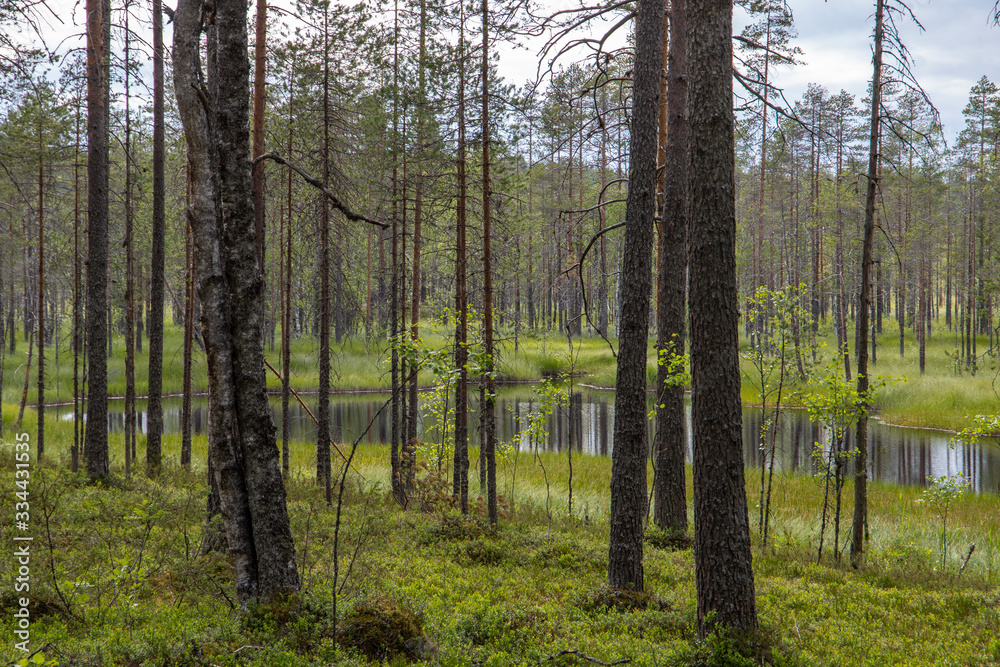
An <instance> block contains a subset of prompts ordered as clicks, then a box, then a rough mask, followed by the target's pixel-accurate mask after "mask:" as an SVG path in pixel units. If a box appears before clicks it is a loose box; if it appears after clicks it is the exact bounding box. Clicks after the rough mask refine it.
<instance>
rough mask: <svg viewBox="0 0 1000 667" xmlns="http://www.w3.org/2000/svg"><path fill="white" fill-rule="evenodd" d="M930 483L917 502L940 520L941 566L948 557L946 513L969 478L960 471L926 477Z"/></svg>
mask: <svg viewBox="0 0 1000 667" xmlns="http://www.w3.org/2000/svg"><path fill="white" fill-rule="evenodd" d="M927 481H928V482H929V483H930V486H928V487H927V488H926V489H925V490H924V493H923V495H922V496H921V497H920V498H919V499H917V502H918V503H920V504H923V505H927V506H928V507H929V508H930V509H931V511H932V512H934V514H936V515H937V517H938V518H939V519H940V520H941V568H942V569H944V566H945V562H946V560H947V558H948V542H949V540H948V513H949V511H950V510H951V506H952V504H953V503H954V502H955V501H956V500H957V499H958V497H959V496H961V495H962V493H963V492H964V491H965V490H966V489H967V488H969V480H968V478H967V477H965V476H964V475H963V474H962V473H958V474H957V475H948V476H944V477H937V478H934V477H928V478H927Z"/></svg>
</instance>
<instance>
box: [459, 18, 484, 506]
mask: <svg viewBox="0 0 1000 667" xmlns="http://www.w3.org/2000/svg"><path fill="white" fill-rule="evenodd" d="M459 35H460V37H459V39H462V40H464V38H465V32H464V29H463V30H461V31H460V33H459ZM459 49H460V53H461V54H463V56H464V54H465V44H464V41H463V42H461V43H460V44H459ZM457 149H458V155H457V162H458V164H457V170H458V206H457V210H456V211H455V218H456V230H455V233H456V236H457V247H456V250H455V311H456V318H455V368H456V369H457V370H458V378H457V380H456V382H455V457H454V465H453V471H452V477H453V481H452V495H453V496H457V497H459V498H464V503H463V504H462V508H463V511H464V512H468V511H469V369H468V362H469V349H468V326H469V297H468V294H467V291H466V275H467V273H468V272H467V268H468V267H467V265H466V213H467V210H466V209H467V206H466V205H467V200H466V197H467V185H466V166H467V165H466V159H465V155H466V153H465V149H466V147H465V63H464V59H463V58H459V69H458V146H457ZM482 442H483V440H482V439H481V440H480V446H482Z"/></svg>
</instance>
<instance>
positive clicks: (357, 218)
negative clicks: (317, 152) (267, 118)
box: [251, 153, 390, 229]
mask: <svg viewBox="0 0 1000 667" xmlns="http://www.w3.org/2000/svg"><path fill="white" fill-rule="evenodd" d="M263 160H273V161H274V162H277V163H278V164H280V165H284V166H286V167H288V168H289V169H291V170H292V171H294V172H295V173H296V174H298V175H299V176H301V177H302V179H303V180H304V181H305V182H306V183H308V184H309V185H311V186H313V187H314V188H317V189H318V190H319V191H320V192H322V193H323V194H325V195H326V196H327V198H328V199H329V200H330V203H331V204H333V207H334V208H336V209H337V210H339V211H340V212H341V213H343V214H344V217H346V218H347V219H348V220H352V221H354V222H367V223H368V224H369V225H375V226H376V227H381V228H382V229H389V227H390V225H388V224H386V223H384V222H380V221H378V220H373V219H372V218H369V217H367V216H364V215H361V214H360V213H355V212H354V211H352V210H351V209H350V208H348V207H347V205H346V204H345V203H344V202H342V201H340V197H338V196H337V195H335V194H334V193H333V192H331V191H330V190H329V188H327V187H326V184H325V183H324V182H323V181H321V180H319V179H318V178H313V177H312V176H310V175H309V174H308V173H307V172H306V171H305V170H304V169H302V168H301V167H299V166H298V165H296V164H293V163H291V162H289V161H288V160H286V159H285V158H283V157H281V156H280V155H278V154H277V153H264V154H263V155H258V156H257V157H255V158H254V159H253V160H252V161H251V165H253V166H257V164H258V163H259V162H262V161H263Z"/></svg>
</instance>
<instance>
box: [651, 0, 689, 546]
mask: <svg viewBox="0 0 1000 667" xmlns="http://www.w3.org/2000/svg"><path fill="white" fill-rule="evenodd" d="M685 4H686V3H685V0H672V1H671V3H670V40H669V44H670V52H669V57H668V67H667V105H666V106H667V109H666V110H667V113H668V114H669V119H668V123H667V137H666V145H665V147H664V148H665V155H664V167H665V172H666V173H668V174H670V177H669V178H665V182H664V190H663V218H662V222H661V224H660V234H661V243H660V245H661V248H662V253H663V254H662V256H661V260H660V274H659V281H658V282H659V290H658V294H657V300H658V301H657V305H658V312H659V321H658V326H657V334H656V348H657V351H658V354H663V350H666V355H667V356H666V357H665V358H661V359H660V360H661V361H668V360H670V359H671V358H674V357H677V356H680V355H683V354H684V296H685V286H686V281H687V210H686V207H687V198H688V184H687V166H688V165H687V161H688V155H687V153H688V132H689V130H688V118H687V78H686V75H685V73H686V71H687V35H686V30H687V20H686V6H685ZM668 379H669V378H668V374H667V366H666V365H660V366H658V368H657V373H656V386H657V398H656V406H657V412H656V436H655V439H654V441H653V451H654V452H655V455H656V491H655V504H654V507H655V510H654V514H653V521H654V522H655V523H656V525H657V526H660V527H661V528H667V529H670V530H676V531H680V532H684V531H686V530H687V487H686V482H685V479H684V453H685V451H684V450H685V441H684V387H683V385H679V384H678V385H673V386H667V380H668Z"/></svg>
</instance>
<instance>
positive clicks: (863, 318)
mask: <svg viewBox="0 0 1000 667" xmlns="http://www.w3.org/2000/svg"><path fill="white" fill-rule="evenodd" d="M884 15H885V3H884V0H876V2H875V44H874V57H873V59H872V66H873V69H872V92H871V119H870V123H871V127H870V130H871V135H870V137H869V143H868V187H867V189H866V195H865V226H864V236H863V237H862V243H861V298H860V303H859V304H858V319H857V327H858V331H857V337H858V344H857V355H858V383H857V391H858V396H859V397H860V400H861V401H862V405H861V406H860V407H861V416H860V417H859V418H858V424H857V432H856V437H855V445H854V446H855V448H856V449H855V451H856V454H855V456H854V517H853V521H852V523H851V565H853V566H854V567H860V566H861V563H862V559H863V557H864V545H865V542H864V541H865V529H866V526H867V518H868V404H867V394H868V384H869V383H868V333H869V331H868V329H869V319H868V318H869V313H870V312H871V299H872V287H871V271H872V247H873V246H874V245H875V196H876V192H877V189H878V179H877V174H878V163H879V154H878V145H879V144H878V138H879V126H880V124H881V122H882V115H881V113H882V42H883V39H884V35H885V32H884V28H883V20H884V18H883V17H884ZM902 284H903V283H902V280H901V281H900V285H902ZM900 311H901V312H905V305H903V304H900ZM901 329H902V328H901ZM901 335H902V334H901Z"/></svg>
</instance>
